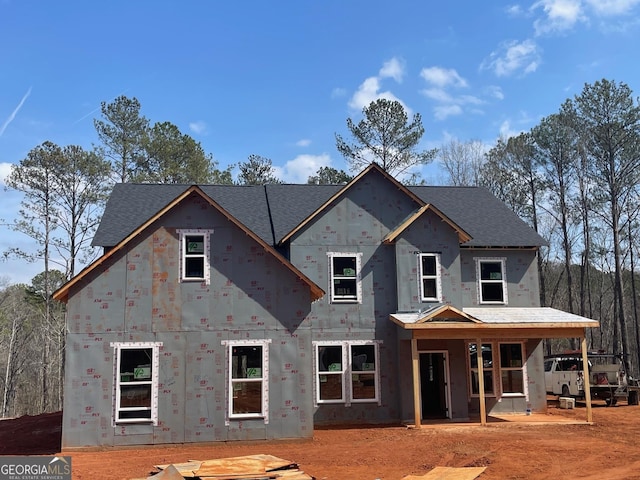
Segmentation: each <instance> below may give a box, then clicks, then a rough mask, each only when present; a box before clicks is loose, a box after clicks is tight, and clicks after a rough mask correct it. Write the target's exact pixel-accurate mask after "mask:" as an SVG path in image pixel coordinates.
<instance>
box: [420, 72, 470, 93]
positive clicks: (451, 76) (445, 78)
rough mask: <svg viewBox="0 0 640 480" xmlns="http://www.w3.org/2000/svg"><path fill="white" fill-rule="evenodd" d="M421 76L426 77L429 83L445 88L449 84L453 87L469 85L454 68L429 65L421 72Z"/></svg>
mask: <svg viewBox="0 0 640 480" xmlns="http://www.w3.org/2000/svg"><path fill="white" fill-rule="evenodd" d="M420 76H421V77H422V78H424V79H425V80H426V81H427V82H428V83H430V84H432V85H435V86H436V87H440V88H444V87H448V86H453V87H467V86H468V85H467V81H466V80H465V79H464V78H462V77H461V76H460V75H458V72H456V71H455V70H454V69H452V68H449V69H447V68H442V67H428V68H423V69H422V71H421V72H420Z"/></svg>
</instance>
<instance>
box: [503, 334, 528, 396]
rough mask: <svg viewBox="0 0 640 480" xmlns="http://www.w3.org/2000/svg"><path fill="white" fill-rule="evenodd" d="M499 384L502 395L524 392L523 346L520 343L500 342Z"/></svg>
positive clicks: (521, 393) (522, 393)
mask: <svg viewBox="0 0 640 480" xmlns="http://www.w3.org/2000/svg"><path fill="white" fill-rule="evenodd" d="M499 348H500V382H501V383H500V386H501V387H502V394H503V395H507V396H508V395H524V394H525V387H524V386H525V373H524V348H523V345H522V343H520V342H517V343H501V344H500V347H499Z"/></svg>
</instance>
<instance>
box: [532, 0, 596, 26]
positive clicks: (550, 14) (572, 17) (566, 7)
mask: <svg viewBox="0 0 640 480" xmlns="http://www.w3.org/2000/svg"><path fill="white" fill-rule="evenodd" d="M538 8H542V10H543V12H544V15H545V16H544V17H543V18H538V19H537V20H535V21H534V22H533V26H534V28H535V32H536V35H544V34H547V33H554V32H564V31H566V30H570V29H571V28H573V26H574V25H575V24H576V23H578V22H587V21H588V19H587V17H586V15H585V14H584V10H583V5H582V0H539V1H538V2H536V3H534V4H533V5H532V6H531V10H532V11H535V10H537V9H538Z"/></svg>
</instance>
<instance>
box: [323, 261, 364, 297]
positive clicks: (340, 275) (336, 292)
mask: <svg viewBox="0 0 640 480" xmlns="http://www.w3.org/2000/svg"><path fill="white" fill-rule="evenodd" d="M328 255H329V278H330V282H331V285H330V290H331V302H333V303H340V302H342V303H360V302H361V301H362V285H361V283H360V268H361V259H362V254H361V253H329V254H328Z"/></svg>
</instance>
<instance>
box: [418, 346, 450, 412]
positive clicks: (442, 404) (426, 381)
mask: <svg viewBox="0 0 640 480" xmlns="http://www.w3.org/2000/svg"><path fill="white" fill-rule="evenodd" d="M445 358H446V357H445V354H444V352H425V353H420V393H421V395H420V397H421V399H422V405H421V408H422V418H447V417H448V415H447V413H448V412H447V378H446V373H445Z"/></svg>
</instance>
